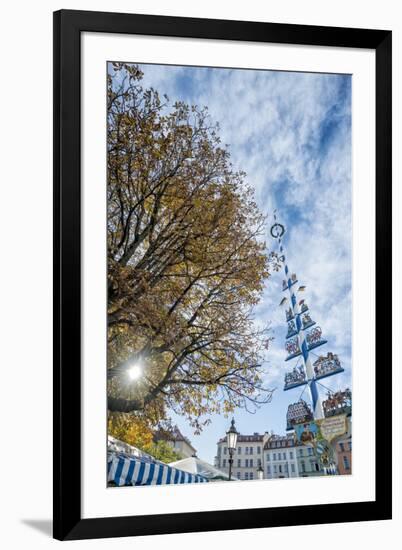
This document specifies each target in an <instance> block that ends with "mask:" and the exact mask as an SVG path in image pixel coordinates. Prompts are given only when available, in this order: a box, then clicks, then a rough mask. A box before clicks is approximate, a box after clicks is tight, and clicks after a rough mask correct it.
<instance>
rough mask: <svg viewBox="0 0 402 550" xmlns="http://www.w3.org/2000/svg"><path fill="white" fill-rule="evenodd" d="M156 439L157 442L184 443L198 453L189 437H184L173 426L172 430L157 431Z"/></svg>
mask: <svg viewBox="0 0 402 550" xmlns="http://www.w3.org/2000/svg"><path fill="white" fill-rule="evenodd" d="M154 439H155V441H161V440H162V441H184V442H185V443H187V445H189V446H190V447H191V448H192V449H193V451H196V449H195V448H194V447H193V445H192V444H191V442H190V440H189V439H188V437H186V436H185V435H183V434H182V433H181V431H180V430H179V428H178V427H177V426H173V428H172V429H171V430H159V431H156V432H155V433H154Z"/></svg>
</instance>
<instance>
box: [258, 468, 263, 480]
mask: <svg viewBox="0 0 402 550" xmlns="http://www.w3.org/2000/svg"><path fill="white" fill-rule="evenodd" d="M257 477H258V479H259V480H261V479H264V469H263V467H262V466H261V464H260V465H259V466H258V470H257Z"/></svg>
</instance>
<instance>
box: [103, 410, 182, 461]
mask: <svg viewBox="0 0 402 550" xmlns="http://www.w3.org/2000/svg"><path fill="white" fill-rule="evenodd" d="M108 434H109V435H112V436H113V437H115V438H116V439H120V440H121V441H125V442H126V443H128V444H129V445H133V446H134V447H137V448H138V449H140V450H142V451H144V452H146V453H148V454H150V455H152V456H153V457H154V458H156V459H157V460H161V461H162V462H165V463H169V462H174V461H176V460H180V459H182V458H183V456H181V454H180V453H178V452H177V451H175V450H174V449H173V448H172V446H171V445H169V443H168V442H167V441H164V440H159V441H155V438H154V432H153V431H152V428H151V427H150V422H149V421H148V420H147V419H145V418H143V417H139V416H135V415H133V414H127V413H110V414H109V418H108Z"/></svg>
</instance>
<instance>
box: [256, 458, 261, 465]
mask: <svg viewBox="0 0 402 550" xmlns="http://www.w3.org/2000/svg"><path fill="white" fill-rule="evenodd" d="M257 466H261V458H259V459H258V460H257Z"/></svg>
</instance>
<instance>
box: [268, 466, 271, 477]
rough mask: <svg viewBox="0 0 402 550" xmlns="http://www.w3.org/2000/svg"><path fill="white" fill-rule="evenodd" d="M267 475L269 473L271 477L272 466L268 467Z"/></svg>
mask: <svg viewBox="0 0 402 550" xmlns="http://www.w3.org/2000/svg"><path fill="white" fill-rule="evenodd" d="M267 473H268V474H269V475H271V466H269V465H268V466H267Z"/></svg>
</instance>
